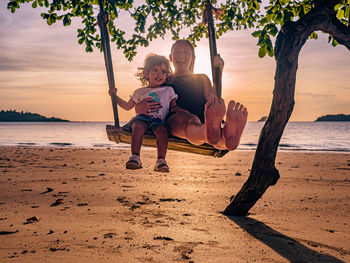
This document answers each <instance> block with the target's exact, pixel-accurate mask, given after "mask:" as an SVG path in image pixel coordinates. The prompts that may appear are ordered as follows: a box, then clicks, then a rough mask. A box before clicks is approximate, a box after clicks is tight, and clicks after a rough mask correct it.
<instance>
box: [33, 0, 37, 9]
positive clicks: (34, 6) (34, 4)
mask: <svg viewBox="0 0 350 263" xmlns="http://www.w3.org/2000/svg"><path fill="white" fill-rule="evenodd" d="M32 7H33V8H37V7H38V1H37V0H35V1H34V2H33V4H32Z"/></svg>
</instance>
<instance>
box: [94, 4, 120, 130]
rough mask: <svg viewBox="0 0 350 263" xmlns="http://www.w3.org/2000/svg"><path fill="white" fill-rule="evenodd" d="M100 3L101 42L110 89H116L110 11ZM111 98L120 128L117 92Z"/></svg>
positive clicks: (116, 121) (115, 119) (115, 123)
mask: <svg viewBox="0 0 350 263" xmlns="http://www.w3.org/2000/svg"><path fill="white" fill-rule="evenodd" d="M98 3H99V5H100V12H99V13H98V15H97V21H98V25H99V27H100V30H101V42H102V48H103V55H104V59H105V65H106V71H107V78H108V86H109V88H110V89H115V81H114V73H113V64H112V56H111V48H110V44H109V34H108V30H107V23H108V13H107V12H106V11H104V7H103V4H104V0H98ZM111 100H112V107H113V115H114V126H115V127H117V128H119V127H120V124H119V116H118V104H117V94H112V95H111Z"/></svg>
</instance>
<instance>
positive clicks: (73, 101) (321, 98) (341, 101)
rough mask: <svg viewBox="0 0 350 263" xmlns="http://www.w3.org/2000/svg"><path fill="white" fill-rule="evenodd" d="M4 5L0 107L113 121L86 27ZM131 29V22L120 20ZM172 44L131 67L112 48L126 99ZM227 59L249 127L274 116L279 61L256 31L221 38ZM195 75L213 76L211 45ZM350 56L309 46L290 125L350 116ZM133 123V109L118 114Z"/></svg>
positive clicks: (160, 43) (154, 48) (155, 45)
mask: <svg viewBox="0 0 350 263" xmlns="http://www.w3.org/2000/svg"><path fill="white" fill-rule="evenodd" d="M6 6H7V1H1V2H0V25H1V27H0V109H3V110H9V109H15V110H17V111H21V110H23V111H29V112H35V113H40V114H42V115H45V116H47V117H51V116H55V117H59V118H64V119H69V120H72V121H112V120H113V115H112V107H111V103H110V98H109V96H108V93H107V90H108V88H107V76H106V71H105V65H104V60H103V56H102V53H100V52H99V51H95V52H94V53H86V52H85V46H83V45H79V44H78V42H77V37H76V35H77V28H78V27H79V23H80V21H78V20H73V23H72V25H71V26H70V27H63V25H62V21H58V23H56V24H54V25H52V26H48V25H47V24H46V22H45V21H44V20H43V19H42V18H41V17H40V13H41V12H42V11H41V10H39V9H32V8H31V5H23V6H22V7H21V8H20V9H19V10H17V11H16V12H15V13H14V14H12V13H11V12H10V11H9V10H7V9H6ZM121 21H122V22H121V23H125V25H127V24H128V23H129V24H130V21H131V20H128V19H126V18H125V19H121ZM171 44H172V40H169V39H165V40H163V39H157V40H155V41H153V42H151V44H150V46H148V47H147V48H139V49H138V55H137V56H136V58H135V59H134V61H133V62H128V60H127V59H125V58H124V56H123V54H122V52H121V51H120V50H117V49H116V47H115V45H114V44H113V43H112V44H111V47H112V57H113V64H114V72H115V78H116V86H117V88H118V93H119V95H120V96H121V97H123V98H125V99H127V98H128V97H129V95H131V93H132V92H133V90H134V89H136V88H138V87H139V86H140V83H139V82H138V81H137V80H136V78H135V77H134V73H135V72H136V68H137V67H138V66H142V62H143V59H144V57H145V55H146V54H148V53H150V52H152V53H157V54H160V55H165V56H168V55H169V52H170V47H171ZM217 45H218V52H219V53H220V54H221V56H222V58H223V59H224V60H225V68H224V75H223V98H224V99H225V100H226V101H228V100H229V99H235V100H238V101H240V102H242V103H243V104H244V105H246V106H247V108H248V111H249V121H256V120H258V119H259V118H260V117H262V116H264V115H268V113H269V109H270V105H271V99H272V91H273V85H274V74H275V60H274V58H271V57H265V58H263V59H260V58H259V57H258V55H257V53H258V47H257V46H256V39H255V38H253V37H252V36H251V31H231V32H228V33H226V35H224V36H223V37H221V38H220V39H219V40H218V43H217ZM196 56H197V60H196V66H195V72H197V73H206V74H208V76H210V75H211V73H210V65H209V50H208V42H207V40H206V39H204V40H202V41H201V42H200V43H198V47H197V48H196ZM349 79H350V52H349V51H348V50H347V49H346V48H345V47H344V46H340V45H339V46H337V47H335V48H334V47H332V46H331V45H330V44H328V43H327V36H326V35H323V34H319V39H318V40H308V41H307V43H306V44H305V46H304V48H303V49H302V51H301V53H300V57H299V69H298V74H297V82H296V96H295V101H296V104H295V108H294V112H293V114H292V117H291V120H292V121H313V120H315V119H316V118H317V117H318V116H321V115H325V114H337V113H344V114H350V84H349ZM119 112H120V119H121V120H125V121H126V120H128V119H129V118H130V117H131V116H132V115H133V114H134V112H133V110H132V111H130V112H125V111H124V110H122V109H120V110H119Z"/></svg>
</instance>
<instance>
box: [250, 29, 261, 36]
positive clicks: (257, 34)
mask: <svg viewBox="0 0 350 263" xmlns="http://www.w3.org/2000/svg"><path fill="white" fill-rule="evenodd" d="M261 33H262V30H258V31H254V32H253V33H252V36H253V37H259V36H260V35H261Z"/></svg>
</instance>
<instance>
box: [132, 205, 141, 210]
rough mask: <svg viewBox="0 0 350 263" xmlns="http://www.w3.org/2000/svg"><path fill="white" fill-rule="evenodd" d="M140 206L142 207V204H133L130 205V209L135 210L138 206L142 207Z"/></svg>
mask: <svg viewBox="0 0 350 263" xmlns="http://www.w3.org/2000/svg"><path fill="white" fill-rule="evenodd" d="M140 207H141V206H139V205H135V204H132V205H131V207H130V209H131V210H135V209H136V208H140Z"/></svg>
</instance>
